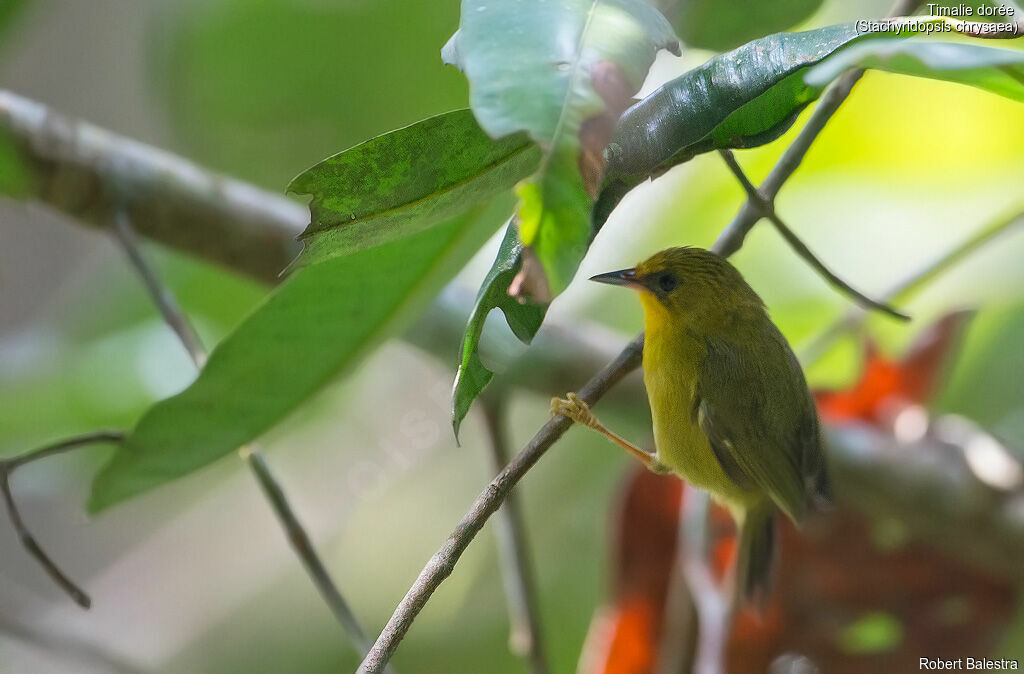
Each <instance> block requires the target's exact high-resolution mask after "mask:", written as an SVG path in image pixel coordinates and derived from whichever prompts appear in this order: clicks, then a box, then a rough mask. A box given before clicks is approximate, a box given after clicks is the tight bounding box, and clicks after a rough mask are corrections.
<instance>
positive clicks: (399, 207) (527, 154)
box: [288, 110, 540, 264]
mask: <svg viewBox="0 0 1024 674" xmlns="http://www.w3.org/2000/svg"><path fill="white" fill-rule="evenodd" d="M539 157H540V152H539V150H538V148H537V146H536V145H534V144H533V143H532V142H531V141H530V139H529V138H528V137H527V135H526V134H525V133H516V134H511V135H508V136H505V137H504V138H501V139H499V140H496V141H495V140H491V138H490V137H489V136H488V135H487V134H486V133H484V132H483V131H482V130H481V129H480V127H479V126H478V125H477V123H476V121H475V120H474V119H473V114H472V113H471V112H470V111H469V110H456V111H454V112H449V113H445V114H442V115H437V116H436V117H430V118H429V119H425V120H423V121H421V122H417V123H416V124H413V125H411V126H407V127H405V128H403V129H398V130H396V131H392V132H391V133H386V134H384V135H382V136H378V137H376V138H373V139H370V140H368V141H366V142H364V143H361V144H359V145H356V146H355V147H353V148H350V149H348V150H345V151H344V152H341V153H339V154H336V155H334V156H333V157H329V158H328V159H325V160H324V161H322V162H320V163H319V164H317V165H316V166H313V167H312V168H310V169H308V170H306V171H305V172H303V173H302V174H300V175H299V176H298V177H297V178H295V179H294V180H293V181H292V183H291V185H289V187H288V190H289V191H291V192H295V193H298V194H309V195H312V197H313V200H312V201H311V202H310V205H309V210H310V214H311V222H310V225H309V227H308V228H306V231H304V232H303V233H302V236H301V238H302V240H303V241H304V242H305V244H306V247H305V249H304V250H303V254H302V256H301V257H300V258H299V264H308V263H312V262H321V261H323V260H327V259H330V258H332V257H336V256H340V255H348V254H350V253H353V252H355V251H357V250H361V249H363V248H369V247H371V246H378V245H380V244H382V243H386V242H388V241H392V240H394V239H397V238H400V237H404V236H409V235H411V234H415V233H416V232H419V231H421V230H424V229H427V228H429V227H433V226H435V225H437V224H438V223H440V222H444V221H446V220H448V219H450V218H452V217H454V216H455V215H458V214H459V213H462V212H464V211H466V210H468V209H470V208H472V207H473V206H476V205H477V204H480V203H482V202H484V201H487V200H488V199H490V198H492V197H494V196H495V195H496V194H499V193H501V192H505V191H507V190H509V189H510V188H511V187H512V186H513V185H515V183H516V182H518V181H519V180H521V179H523V178H525V177H526V176H528V175H530V174H531V173H533V171H534V170H535V169H536V168H537V162H538V160H539Z"/></svg>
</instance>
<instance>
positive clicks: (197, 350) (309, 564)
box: [113, 209, 370, 655]
mask: <svg viewBox="0 0 1024 674" xmlns="http://www.w3.org/2000/svg"><path fill="white" fill-rule="evenodd" d="M113 230H114V233H115V235H116V236H117V240H118V241H119V242H120V244H121V247H122V248H123V249H124V251H125V254H126V255H127V256H128V259H129V260H130V261H131V263H132V266H133V267H134V268H135V271H136V272H138V274H139V276H140V277H141V278H142V280H143V283H144V284H145V286H146V289H147V290H148V291H149V294H150V297H151V298H152V300H153V303H154V304H156V306H157V308H158V309H159V311H160V315H161V316H163V318H164V320H165V321H166V322H167V324H168V325H169V326H170V327H171V329H172V330H174V333H175V334H176V335H177V336H178V338H179V339H180V340H181V343H182V346H184V348H185V350H186V351H187V352H188V354H189V356H190V357H191V358H192V362H193V363H194V364H195V366H196V369H202V367H203V365H204V364H205V363H206V349H204V348H203V345H202V342H201V340H200V339H199V335H198V334H196V332H195V330H194V329H193V327H192V324H191V323H190V322H189V320H188V318H186V316H185V314H184V312H183V311H182V309H181V306H180V305H179V304H178V301H177V300H176V299H175V297H174V294H173V293H172V292H171V290H170V288H168V287H167V286H166V285H164V283H163V282H162V281H161V280H160V276H159V274H157V272H156V270H155V269H154V268H153V267H152V266H151V265H150V264H149V261H148V260H146V258H145V256H144V255H143V253H142V250H141V248H140V247H139V244H138V240H137V239H136V237H135V232H134V230H133V228H132V223H131V220H130V218H129V217H128V215H127V214H126V213H125V212H124V211H123V210H120V209H119V210H117V211H115V214H114V217H113ZM238 456H239V457H240V458H241V459H242V460H244V461H245V462H246V463H247V464H248V465H249V467H250V468H251V469H252V472H253V475H254V476H255V477H256V481H257V483H258V484H259V485H260V489H262V491H263V495H264V496H265V497H266V499H267V501H268V502H269V503H270V506H271V509H272V510H273V511H274V514H275V515H277V519H278V521H279V522H280V523H281V526H282V528H283V529H284V531H285V533H286V534H287V537H288V542H289V543H291V546H292V549H293V550H295V553H296V554H297V555H298V557H299V559H300V560H301V561H302V565H303V566H304V567H305V569H306V573H307V575H309V578H310V580H312V581H313V584H314V585H315V586H316V588H317V590H318V591H319V592H320V596H321V598H322V599H323V600H324V601H325V602H326V603H327V605H328V607H329V608H330V609H331V612H332V613H333V614H334V616H335V618H337V620H338V622H339V623H341V626H342V628H343V629H344V630H345V633H346V634H347V635H348V637H349V639H350V640H351V641H352V644H353V645H354V646H355V647H356V649H357V650H358V651H359V653H360V655H365V654H366V652H367V650H368V649H369V647H370V641H369V639H368V638H367V637H366V633H365V632H363V629H362V627H361V626H360V624H359V621H358V620H357V619H356V616H355V614H354V613H353V612H352V609H351V607H350V606H349V604H348V602H347V601H346V600H345V597H344V596H343V595H342V594H341V592H340V591H339V590H338V587H337V585H336V584H335V583H334V581H333V579H332V578H331V575H330V573H328V571H327V567H326V566H324V563H323V561H322V560H321V559H320V557H319V555H318V554H317V552H316V549H315V548H314V547H313V543H312V542H311V541H310V538H309V535H308V534H307V533H306V530H305V528H304V527H303V526H302V523H301V522H300V521H299V518H298V517H297V516H296V515H295V510H294V509H293V508H292V506H291V504H290V503H289V502H288V498H287V496H285V493H284V490H283V489H282V488H281V485H280V484H279V483H278V482H277V480H276V479H275V478H274V475H273V473H272V472H271V470H270V467H269V466H268V465H267V463H266V461H265V460H264V458H263V456H262V455H261V454H260V452H259V448H258V447H257V445H256V444H255V443H253V444H249V445H246V446H244V447H242V448H240V449H239V450H238Z"/></svg>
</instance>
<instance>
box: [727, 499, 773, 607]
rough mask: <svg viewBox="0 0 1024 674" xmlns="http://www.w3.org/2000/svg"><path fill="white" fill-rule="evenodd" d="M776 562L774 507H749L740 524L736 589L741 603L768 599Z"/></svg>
mask: <svg viewBox="0 0 1024 674" xmlns="http://www.w3.org/2000/svg"><path fill="white" fill-rule="evenodd" d="M774 561H775V518H774V517H773V514H772V511H771V510H770V509H766V508H764V509H756V508H755V509H751V510H748V511H747V512H746V513H745V514H744V515H743V519H742V524H741V525H740V543H739V552H738V554H737V556H736V592H737V595H738V596H737V597H736V598H737V599H738V600H739V602H740V603H742V602H746V601H750V600H753V599H757V598H760V599H761V600H764V599H765V598H766V597H767V594H768V587H769V584H770V582H771V575H772V566H773V564H774Z"/></svg>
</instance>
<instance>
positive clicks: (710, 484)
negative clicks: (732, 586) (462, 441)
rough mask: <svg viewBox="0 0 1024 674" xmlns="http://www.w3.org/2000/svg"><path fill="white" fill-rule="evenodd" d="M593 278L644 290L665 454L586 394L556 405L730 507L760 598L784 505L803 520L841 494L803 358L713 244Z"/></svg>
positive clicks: (647, 366) (746, 572) (658, 438)
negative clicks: (624, 433)
mask: <svg viewBox="0 0 1024 674" xmlns="http://www.w3.org/2000/svg"><path fill="white" fill-rule="evenodd" d="M591 280H592V281H599V282H601V283H611V284H613V285H621V286H626V287H629V288H633V289H635V290H637V291H639V295H640V302H641V304H642V305H643V308H644V330H645V333H646V334H645V338H644V353H643V370H644V384H645V385H646V386H647V396H648V399H649V400H650V405H651V416H652V419H653V422H654V442H655V446H656V452H655V453H654V454H650V453H648V452H645V451H644V450H642V449H639V448H637V447H635V446H633V445H631V444H630V443H628V442H627V441H625V440H623V439H622V438H621V437H619V436H618V435H616V434H615V433H612V432H611V431H609V430H608V429H607V428H605V427H604V425H602V424H601V423H600V422H599V421H598V420H597V419H596V418H595V417H594V415H593V414H592V413H591V412H590V410H589V409H588V407H587V405H586V403H584V402H583V401H582V400H580V399H579V398H578V397H576V395H575V394H572V393H569V394H568V395H567V399H564V400H563V399H559V398H555V399H553V400H552V401H551V402H552V406H551V407H552V412H553V413H554V414H562V415H564V416H567V417H569V418H571V419H572V420H573V421H575V422H576V423H580V424H583V425H586V426H589V427H591V428H594V429H595V430H597V431H599V432H601V433H603V434H604V435H606V436H607V437H609V438H610V439H611V440H613V441H614V442H616V443H617V444H619V445H621V446H622V447H623V448H625V449H626V450H627V451H628V452H630V453H631V454H633V455H634V456H636V457H637V458H639V459H640V460H641V461H642V462H643V463H644V465H646V466H647V467H648V468H650V469H651V470H654V471H655V472H673V473H676V474H677V475H678V476H680V477H682V478H683V479H685V480H686V481H687V482H689V483H690V484H692V485H695V486H697V487H701V488H703V489H706V490H707V491H708V492H710V494H711V495H712V497H713V498H715V499H716V500H717V501H719V502H720V503H722V504H723V505H725V506H726V507H727V508H728V509H729V511H730V512H731V513H732V516H733V518H734V519H735V520H736V525H737V528H738V529H739V531H740V544H739V552H738V555H737V561H736V575H735V579H736V589H737V591H738V592H739V594H740V595H741V596H742V597H743V598H747V599H749V598H751V597H753V596H755V595H757V594H758V592H759V591H762V590H765V589H766V588H767V584H768V580H769V577H770V574H771V567H772V560H773V557H774V547H775V543H774V540H775V535H774V515H775V511H776V510H781V511H782V512H784V513H785V514H786V515H787V516H788V517H789V518H790V519H791V520H793V521H794V522H797V523H799V522H800V521H801V520H802V519H803V517H804V515H805V514H806V513H807V511H808V510H809V509H811V508H812V507H813V506H815V505H825V504H827V503H828V502H830V501H831V488H830V485H829V479H828V474H827V471H826V466H825V458H824V454H823V451H822V439H821V430H820V427H819V424H818V415H817V412H816V410H815V406H814V401H813V399H812V398H811V394H810V392H809V391H808V390H807V383H806V381H805V380H804V375H803V371H802V370H801V368H800V364H799V363H798V362H797V359H796V356H795V355H794V354H793V351H792V349H791V348H790V347H789V344H788V343H787V342H786V338H785V337H783V336H782V333H781V332H779V329H778V328H777V327H775V324H774V323H772V321H771V319H770V318H769V317H768V313H767V312H766V311H765V306H764V303H763V302H762V301H761V298H760V297H758V296H757V293H755V292H754V290H753V289H752V288H751V287H750V286H749V285H747V282H746V281H744V280H743V277H742V276H741V275H740V273H739V272H738V271H737V270H736V268H735V267H733V266H732V265H731V264H729V262H727V261H726V260H725V259H724V258H722V257H720V256H718V255H716V254H714V253H711V252H709V251H706V250H702V249H700V248H669V249H667V250H663V251H661V252H660V253H657V254H655V255H654V256H652V257H651V258H649V259H647V260H645V261H643V262H641V263H640V264H638V265H637V266H636V267H634V268H633V269H623V270H621V271H614V272H609V273H607V274H599V275H598V276H594V277H593V278H591Z"/></svg>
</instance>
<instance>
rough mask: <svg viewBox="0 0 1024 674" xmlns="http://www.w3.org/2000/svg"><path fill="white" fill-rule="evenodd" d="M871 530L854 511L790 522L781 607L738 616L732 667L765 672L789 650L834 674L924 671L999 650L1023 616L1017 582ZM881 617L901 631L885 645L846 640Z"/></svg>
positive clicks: (777, 598)
mask: <svg viewBox="0 0 1024 674" xmlns="http://www.w3.org/2000/svg"><path fill="white" fill-rule="evenodd" d="M870 527H871V525H869V524H868V523H866V522H864V521H863V520H862V519H861V518H860V517H859V516H856V515H853V514H850V513H847V512H837V513H832V514H830V515H829V517H827V518H824V517H823V518H820V519H817V520H814V521H812V522H810V523H808V524H807V525H806V526H804V528H803V529H802V530H801V531H799V532H798V531H797V530H796V529H795V528H794V527H793V526H792V525H791V524H790V523H789V522H788V521H787V522H784V523H782V526H781V527H780V532H781V535H780V542H781V545H780V548H781V555H780V559H779V564H778V572H777V575H776V578H775V587H774V590H773V593H772V604H771V605H770V606H769V608H768V610H767V611H765V613H764V614H763V615H762V616H761V617H760V618H758V617H757V616H755V615H752V614H750V613H748V612H743V613H740V614H739V615H738V616H737V619H736V622H735V623H734V625H733V630H732V633H731V635H730V639H729V644H728V648H727V655H726V668H727V671H729V672H730V673H733V674H737V673H746V672H751V673H753V672H758V673H759V674H760V673H761V672H765V671H767V670H768V668H769V666H770V664H771V663H772V661H774V660H775V659H776V658H777V657H779V656H781V655H783V654H784V653H799V654H802V655H804V656H807V657H809V658H810V659H811V660H812V661H813V662H814V663H815V664H817V665H818V666H819V667H820V668H821V669H822V671H826V672H830V673H831V672H839V673H843V672H851V673H852V672H864V671H873V672H905V671H917V669H918V658H920V657H922V656H924V655H927V656H928V657H930V658H935V657H939V658H947V659H953V658H960V657H963V656H964V655H975V657H977V656H979V655H991V654H992V653H993V649H994V648H995V647H996V646H997V643H998V640H999V637H1000V636H1001V631H1002V629H1003V628H1004V627H1005V626H1006V625H1007V624H1008V623H1009V621H1010V620H1011V618H1012V616H1013V613H1014V606H1015V603H1016V593H1017V590H1016V587H1015V585H1014V584H1013V583H1012V582H1010V581H1008V580H1006V579H1004V578H1000V577H998V576H996V575H993V574H990V573H987V572H983V571H979V570H978V569H977V568H975V567H973V566H969V565H967V564H966V563H964V562H961V561H959V560H955V559H953V558H951V557H948V556H946V555H945V554H943V553H941V552H939V551H937V550H936V549H934V548H932V547H930V546H927V545H925V544H922V543H914V542H904V543H902V544H898V545H894V546H893V547H889V545H886V544H884V543H883V544H880V543H879V541H878V536H875V535H872V530H871V528H870ZM881 619H884V624H886V625H891V626H893V627H895V628H897V629H895V630H894V631H892V632H891V633H889V634H888V635H886V634H882V635H881V636H883V637H885V639H884V640H879V641H877V642H876V643H875V644H874V646H875V648H872V643H871V642H870V641H866V642H865V643H863V644H856V643H853V644H851V643H850V640H849V639H846V638H844V637H845V636H847V635H848V634H849V633H850V630H851V629H855V628H856V626H857V625H858V624H861V625H863V624H864V621H865V620H881ZM853 646H857V648H853Z"/></svg>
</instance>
